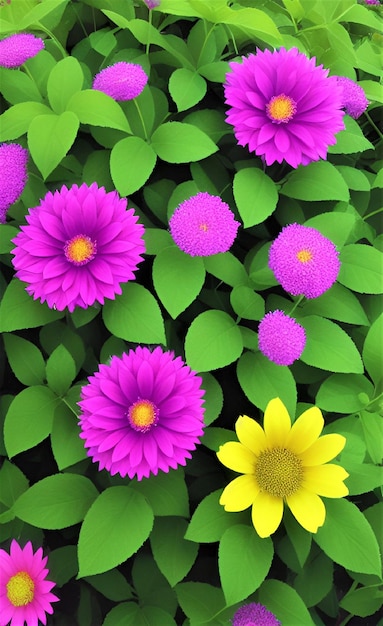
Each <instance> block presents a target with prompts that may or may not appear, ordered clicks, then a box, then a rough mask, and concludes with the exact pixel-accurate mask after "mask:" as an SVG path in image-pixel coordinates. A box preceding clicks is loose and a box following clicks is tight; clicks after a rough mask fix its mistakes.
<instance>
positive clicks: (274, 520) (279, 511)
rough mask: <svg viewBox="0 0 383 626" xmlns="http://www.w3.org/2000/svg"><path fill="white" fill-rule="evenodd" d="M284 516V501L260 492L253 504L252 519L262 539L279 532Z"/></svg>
mask: <svg viewBox="0 0 383 626" xmlns="http://www.w3.org/2000/svg"><path fill="white" fill-rule="evenodd" d="M282 515H283V500H282V498H276V497H275V496H272V495H270V494H269V493H266V491H260V492H259V494H258V495H257V496H256V498H255V500H254V502H253V508H252V510H251V518H252V521H253V526H254V528H255V530H256V531H257V533H258V535H259V536H260V537H270V535H272V534H273V533H275V531H276V530H277V528H278V526H279V524H280V523H281V520H282Z"/></svg>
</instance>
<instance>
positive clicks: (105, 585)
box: [84, 569, 133, 602]
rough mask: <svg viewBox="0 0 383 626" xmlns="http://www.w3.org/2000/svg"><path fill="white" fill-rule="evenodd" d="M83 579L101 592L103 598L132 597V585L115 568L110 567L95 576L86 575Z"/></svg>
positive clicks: (120, 598) (119, 598)
mask: <svg viewBox="0 0 383 626" xmlns="http://www.w3.org/2000/svg"><path fill="white" fill-rule="evenodd" d="M84 580H85V581H86V582H87V583H89V584H90V585H92V587H94V588H95V589H97V591H99V592H100V593H102V595H103V596H105V598H108V599H109V600H113V601H114V602H121V601H122V600H130V599H131V598H133V589H132V587H131V586H130V585H129V583H128V581H127V580H126V578H125V577H124V576H123V575H122V574H121V573H120V572H119V571H118V570H117V569H112V570H110V571H109V572H104V573H103V574H96V576H86V577H85V578H84Z"/></svg>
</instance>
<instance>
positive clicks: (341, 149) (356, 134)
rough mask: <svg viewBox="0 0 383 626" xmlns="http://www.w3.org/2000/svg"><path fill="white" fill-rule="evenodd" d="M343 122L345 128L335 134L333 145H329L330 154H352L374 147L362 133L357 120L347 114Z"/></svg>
mask: <svg viewBox="0 0 383 626" xmlns="http://www.w3.org/2000/svg"><path fill="white" fill-rule="evenodd" d="M344 122H345V126H346V128H345V130H341V131H340V133H338V134H337V136H336V144H335V146H329V148H328V151H329V153H330V154H354V153H355V152H364V151H365V150H371V149H373V148H374V146H373V144H372V143H371V142H370V141H368V139H366V137H365V136H364V135H363V132H362V129H361V128H360V126H359V124H358V122H356V121H355V120H354V119H352V117H349V116H348V115H345V118H344Z"/></svg>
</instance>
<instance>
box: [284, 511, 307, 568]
mask: <svg viewBox="0 0 383 626" xmlns="http://www.w3.org/2000/svg"><path fill="white" fill-rule="evenodd" d="M283 523H284V525H285V528H286V532H287V536H288V539H289V540H290V543H291V545H292V547H293V548H294V552H295V554H296V557H297V559H298V562H299V565H300V567H301V568H303V566H304V564H305V563H306V560H307V557H308V556H309V554H310V548H311V543H312V534H311V533H308V532H307V531H306V530H305V529H304V528H303V526H301V525H300V524H299V523H298V522H297V520H296V519H295V517H294V516H293V514H292V513H291V512H290V509H288V508H286V510H285V511H284V516H283Z"/></svg>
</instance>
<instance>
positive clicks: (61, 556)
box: [49, 545, 78, 587]
mask: <svg viewBox="0 0 383 626" xmlns="http://www.w3.org/2000/svg"><path fill="white" fill-rule="evenodd" d="M77 572H78V563H77V547H76V546H71V545H68V546H62V547H61V548H56V550H52V551H51V552H49V575H50V576H51V577H52V580H54V581H55V583H56V585H57V586H58V587H62V586H63V585H65V583H67V582H68V581H69V580H70V579H71V578H74V577H75V576H76V574H77Z"/></svg>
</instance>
